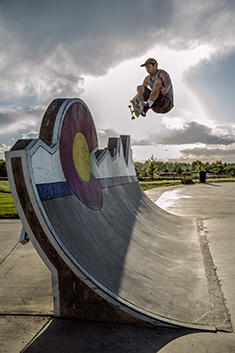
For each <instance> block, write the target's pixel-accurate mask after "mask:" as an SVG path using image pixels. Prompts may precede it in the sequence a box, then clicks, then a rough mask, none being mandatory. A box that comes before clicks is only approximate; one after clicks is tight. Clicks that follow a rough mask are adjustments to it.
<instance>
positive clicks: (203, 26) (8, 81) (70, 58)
mask: <svg viewBox="0 0 235 353" xmlns="http://www.w3.org/2000/svg"><path fill="white" fill-rule="evenodd" d="M234 14H235V3H234V1H219V0H217V1H216V0H208V1H204V0H198V1H195V2H193V1H191V2H187V3H185V0H166V1H160V0H159V1H157V0H156V1H155V0H129V1H126V0H125V1H124V0H120V1H110V0H101V1H95V0H90V1H85V0H68V1H65V0H53V1H52V0H41V1H32V0H22V1H17V0H1V1H0V43H1V51H0V74H1V82H0V107H4V108H5V110H6V109H7V108H8V107H13V106H15V107H17V109H18V108H19V109H21V110H22V112H23V111H24V110H25V109H26V108H27V107H30V106H37V105H39V106H44V107H45V106H47V105H48V104H49V102H50V101H51V100H52V99H53V98H54V97H56V96H60V97H77V96H79V94H80V93H81V92H82V89H83V88H82V87H83V79H82V77H83V75H88V74H91V75H103V74H105V73H106V72H107V71H108V69H109V68H110V67H113V66H115V65H117V64H118V63H120V62H122V61H123V60H126V59H130V58H133V57H137V56H141V55H143V54H144V53H145V52H146V51H147V50H148V49H150V48H152V47H153V46H155V45H156V44H159V45H160V44H162V45H167V46H168V47H174V48H177V49H185V48H189V47H193V46H196V45H198V44H211V45H212V46H215V47H216V48H219V49H221V48H224V47H225V48H226V47H229V46H231V45H232V44H231V43H232V41H233V40H234V38H233V33H234V31H235V21H234ZM17 109H15V110H14V109H12V108H9V114H8V115H7V113H6V114H5V117H4V118H3V117H2V118H1V117H0V125H1V124H3V125H4V124H5V123H4V122H3V120H4V119H6V117H7V116H8V118H9V120H8V122H9V123H10V124H12V123H13V121H15V122H18V121H19V119H20V121H21V117H20V116H19V112H18V110H17ZM32 119H33V118H32ZM4 126H5V125H4ZM31 127H33V123H32V124H31ZM2 132H3V130H2ZM145 142H146V143H147V141H144V142H143V141H142V142H140V143H145Z"/></svg>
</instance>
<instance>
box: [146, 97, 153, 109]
mask: <svg viewBox="0 0 235 353" xmlns="http://www.w3.org/2000/svg"><path fill="white" fill-rule="evenodd" d="M147 104H148V105H149V107H150V108H151V107H152V105H153V101H151V100H150V99H148V100H147Z"/></svg>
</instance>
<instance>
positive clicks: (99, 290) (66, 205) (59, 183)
mask: <svg viewBox="0 0 235 353" xmlns="http://www.w3.org/2000/svg"><path fill="white" fill-rule="evenodd" d="M6 157H7V168H8V174H9V179H10V183H11V189H12V193H13V196H14V199H15V202H16V205H17V208H18V211H19V214H20V218H21V220H22V222H23V225H24V229H25V231H26V233H27V234H28V236H29V238H30V239H31V241H32V242H33V244H34V246H35V248H36V249H37V251H38V253H39V255H40V256H41V257H42V259H43V260H44V261H45V263H46V264H47V266H48V267H49V268H50V270H51V272H52V279H53V288H54V304H55V314H56V315H61V316H66V317H73V316H76V317H78V318H84V319H95V320H97V319H98V320H106V321H117V322H132V323H133V322H137V323H141V322H143V323H144V322H147V323H150V324H153V325H163V326H164V325H169V324H170V325H177V326H185V327H192V328H200V329H206V330H208V329H209V330H214V329H216V323H215V312H214V308H213V307H214V303H213V302H212V298H211V295H210V294H209V291H208V283H207V278H206V275H205V268H204V261H203V256H202V252H201V249H200V242H199V233H198V228H197V224H196V220H193V219H185V218H183V217H179V216H175V215H173V214H169V213H167V212H165V211H163V210H162V209H160V208H159V207H157V206H156V205H155V204H154V203H152V202H151V201H150V200H149V199H148V198H147V196H146V195H145V194H144V193H143V192H142V190H141V188H140V186H139V183H138V180H137V178H136V173H135V168H134V164H133V160H132V153H131V148H130V137H129V136H120V138H110V139H109V141H108V147H107V148H105V149H103V150H100V149H99V148H98V142H97V134H96V129H95V125H94V122H93V119H92V117H91V114H90V112H89V109H88V107H87V106H86V104H85V103H84V102H83V101H81V100H79V99H56V100H54V101H53V102H52V103H51V105H50V106H49V107H48V109H47V111H46V113H45V115H44V117H43V120H42V124H41V130H40V136H39V139H36V140H19V141H18V142H17V143H16V144H15V146H14V147H13V148H12V150H11V151H10V152H8V153H7V155H6ZM223 325H224V322H221V327H223ZM225 326H226V325H225Z"/></svg>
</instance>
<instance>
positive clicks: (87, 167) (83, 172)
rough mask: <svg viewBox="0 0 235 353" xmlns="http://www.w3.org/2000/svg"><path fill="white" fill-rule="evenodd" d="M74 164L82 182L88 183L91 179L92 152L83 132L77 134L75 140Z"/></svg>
mask: <svg viewBox="0 0 235 353" xmlns="http://www.w3.org/2000/svg"><path fill="white" fill-rule="evenodd" d="M73 163H74V167H75V169H76V171H77V173H78V175H79V176H80V178H81V179H82V181H84V182H86V183H88V182H89V181H90V178H91V161H90V151H89V147H88V144H87V141H86V138H85V136H84V135H83V134H82V133H81V132H77V133H76V135H75V136H74V139H73Z"/></svg>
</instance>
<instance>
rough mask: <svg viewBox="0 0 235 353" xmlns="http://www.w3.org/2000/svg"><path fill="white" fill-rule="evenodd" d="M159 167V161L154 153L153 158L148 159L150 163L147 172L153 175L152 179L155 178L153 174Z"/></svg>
mask: <svg viewBox="0 0 235 353" xmlns="http://www.w3.org/2000/svg"><path fill="white" fill-rule="evenodd" d="M157 169H158V165H157V161H156V160H155V158H154V156H153V155H152V156H151V158H150V159H149V160H148V165H147V169H146V172H147V174H148V175H149V176H151V178H152V180H153V175H154V174H155V173H156V172H157Z"/></svg>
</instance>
